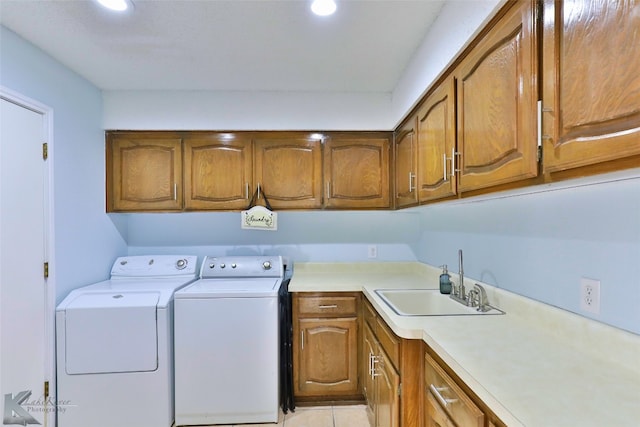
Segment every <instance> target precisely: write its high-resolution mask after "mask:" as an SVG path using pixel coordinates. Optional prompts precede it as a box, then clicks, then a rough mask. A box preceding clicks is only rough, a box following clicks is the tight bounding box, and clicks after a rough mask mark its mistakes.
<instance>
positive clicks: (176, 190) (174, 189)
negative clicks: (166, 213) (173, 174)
mask: <svg viewBox="0 0 640 427" xmlns="http://www.w3.org/2000/svg"><path fill="white" fill-rule="evenodd" d="M173 200H178V183H176V182H174V183H173Z"/></svg>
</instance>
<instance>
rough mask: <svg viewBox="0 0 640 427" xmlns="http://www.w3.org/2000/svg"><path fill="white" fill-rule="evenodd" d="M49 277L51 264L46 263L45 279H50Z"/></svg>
mask: <svg viewBox="0 0 640 427" xmlns="http://www.w3.org/2000/svg"><path fill="white" fill-rule="evenodd" d="M48 277H49V263H48V262H45V263H44V278H45V279H46V278H48Z"/></svg>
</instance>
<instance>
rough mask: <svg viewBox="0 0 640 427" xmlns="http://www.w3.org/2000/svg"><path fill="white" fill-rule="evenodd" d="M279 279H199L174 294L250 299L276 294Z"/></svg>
mask: <svg viewBox="0 0 640 427" xmlns="http://www.w3.org/2000/svg"><path fill="white" fill-rule="evenodd" d="M281 281H282V280H281V279H280V278H268V279H256V278H249V279H201V280H197V281H195V282H193V283H192V284H190V285H188V286H186V287H185V288H183V289H181V290H179V291H177V292H176V293H175V296H174V297H175V298H176V299H183V298H224V297H226V298H233V297H237V298H251V297H265V296H273V295H277V294H278V289H279V288H280V283H281Z"/></svg>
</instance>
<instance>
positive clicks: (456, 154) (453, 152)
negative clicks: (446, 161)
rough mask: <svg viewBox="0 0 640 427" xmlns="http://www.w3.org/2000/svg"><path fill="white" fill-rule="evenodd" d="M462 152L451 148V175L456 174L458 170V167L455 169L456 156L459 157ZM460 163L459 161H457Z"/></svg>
mask: <svg viewBox="0 0 640 427" xmlns="http://www.w3.org/2000/svg"><path fill="white" fill-rule="evenodd" d="M461 155H462V153H458V152H456V149H455V148H452V149H451V177H452V178H453V177H454V176H456V172H460V169H456V156H458V157H460V156H461ZM458 163H460V161H458Z"/></svg>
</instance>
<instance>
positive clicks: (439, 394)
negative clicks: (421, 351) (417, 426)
mask: <svg viewBox="0 0 640 427" xmlns="http://www.w3.org/2000/svg"><path fill="white" fill-rule="evenodd" d="M424 385H425V388H424V396H425V399H424V404H425V424H426V425H427V426H438V425H440V426H442V427H444V426H464V427H484V421H485V416H484V413H483V412H482V411H481V410H480V408H478V406H476V404H475V403H474V402H473V400H471V398H470V397H469V396H467V394H466V393H465V392H464V391H463V390H462V389H461V388H460V387H459V386H458V385H457V384H456V382H455V381H454V380H453V378H451V377H450V376H449V375H448V374H447V373H446V372H445V371H444V369H442V367H441V366H440V365H439V364H438V363H437V362H436V361H435V360H434V359H433V358H432V357H431V356H430V355H429V354H425V362H424Z"/></svg>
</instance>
